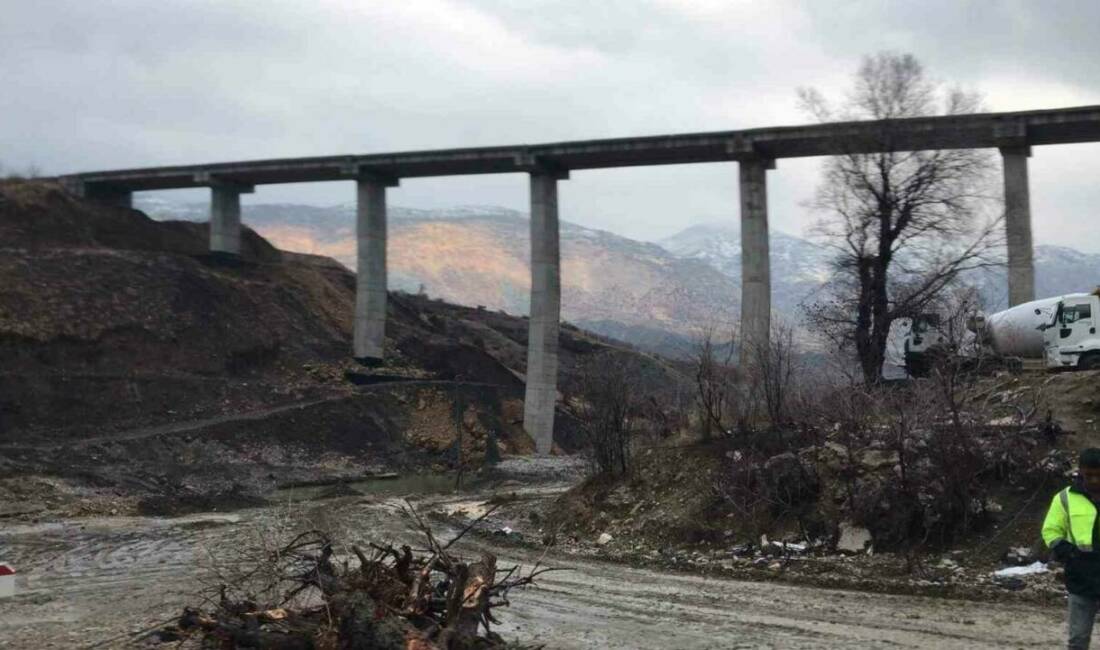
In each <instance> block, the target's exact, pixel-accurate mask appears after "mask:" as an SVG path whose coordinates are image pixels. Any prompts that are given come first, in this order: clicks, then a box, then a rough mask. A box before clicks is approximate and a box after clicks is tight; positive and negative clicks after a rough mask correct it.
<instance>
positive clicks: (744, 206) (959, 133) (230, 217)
mask: <svg viewBox="0 0 1100 650" xmlns="http://www.w3.org/2000/svg"><path fill="white" fill-rule="evenodd" d="M1096 141H1100V106H1084V107H1076V108H1064V109H1054V110H1041V111H1025V112H1015V113H986V114H976V115H958V116H937V117H921V118H911V119H904V120H886V121H860V122H836V123H829V124H815V125H807V126H789V127H775V128H761V129H748V130H741V131H721V132H712V133H687V134H678V135H660V136H647V137H633V138H616V139H605V140H588V141H580V142H560V143H554V144H541V145H514V146H502V147H480V148H470V149H444V150H438V151H413V152H403V153H383V154H369V155H346V156H325V157H320V158H286V159H277V160H254V161H246V162H228V163H214V164H206V165H182V166H175V167H154V168H146V169H127V170H118V171H103V172H87V173H81V174H73V175H69V176H63V177H61V179H60V180H61V182H62V183H63V184H64V185H65V187H67V188H68V189H69V190H70V191H72V192H74V193H77V194H79V195H81V196H84V197H86V198H89V199H94V200H99V201H103V202H106V203H112V204H116V205H121V206H129V205H130V203H131V196H132V193H133V192H136V191H147V190H162V189H177V188H191V187H209V188H210V189H211V203H210V248H211V250H212V251H216V252H222V253H228V254H236V253H238V251H239V247H240V224H241V205H240V195H241V194H242V193H249V192H252V191H253V188H254V187H255V186H256V185H261V184H268V183H302V182H316V181H339V180H344V181H348V180H350V181H354V182H355V183H356V188H357V197H358V209H357V239H358V265H359V266H358V281H357V287H358V288H357V293H356V304H355V342H354V355H355V357H356V358H358V359H361V360H362V359H381V358H382V354H383V341H384V336H385V324H386V188H387V187H394V186H396V185H397V184H398V183H399V181H400V179H402V178H415V177H425V176H452V175H462V174H498V173H516V172H522V173H526V174H528V175H529V177H530V191H531V316H530V324H529V327H530V330H529V336H528V344H527V355H528V356H527V388H526V399H525V407H524V422H523V423H524V428H525V429H526V430H527V432H528V433H530V434H531V435H532V436H533V437H534V439H535V441H536V443H537V447H538V450H539V452H540V453H547V452H549V450H550V446H551V441H552V434H553V427H554V403H555V398H556V395H557V375H558V361H557V351H558V326H559V320H560V319H559V316H560V311H561V281H560V269H559V259H560V255H559V248H558V230H559V229H558V192H557V186H558V181H560V180H564V179H568V178H569V173H570V171H572V170H583V169H597V168H606V167H634V166H642V165H669V164H682V163H703V162H736V163H738V166H739V168H740V192H741V251H742V262H741V264H742V268H741V270H742V287H741V328H742V329H741V331H742V341H743V345H742V348H743V349H748V348H750V347H751V346H752V345H758V344H760V343H765V342H767V340H768V335H769V330H770V327H771V324H770V323H771V295H770V294H771V271H770V267H769V255H768V208H767V170H770V169H775V161H776V160H777V159H779V158H795V157H805V156H830V155H844V154H852V153H873V152H878V151H888V150H889V151H914V150H926V149H927V150H931V149H976V148H997V149H999V150H1000V152H1001V156H1002V158H1003V163H1004V197H1005V227H1006V231H1007V241H1008V269H1009V273H1008V285H1009V300H1010V303H1011V304H1014V305H1015V304H1019V303H1021V302H1027V301H1029V300H1032V299H1034V297H1035V295H1034V294H1035V273H1034V267H1033V262H1032V243H1031V209H1030V205H1029V193H1028V176H1027V159H1028V157H1029V156H1030V155H1031V147H1032V146H1035V145H1051V144H1069V143H1079V142H1096ZM742 361H744V358H742Z"/></svg>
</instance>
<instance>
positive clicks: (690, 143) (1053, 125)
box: [63, 106, 1100, 191]
mask: <svg viewBox="0 0 1100 650" xmlns="http://www.w3.org/2000/svg"><path fill="white" fill-rule="evenodd" d="M1097 141H1100V106H1083V107H1076V108H1062V109H1052V110H1041V111H1022V112H1016V113H984V114H976V115H958V116H937V117H921V118H911V119H904V120H889V121H863V122H836V123H830V124H814V125H803V126H785V127H769V128H761V129H747V130H741V131H718V132H710V133H687V134H679V135H659V136H644V137H629V138H614V139H603V140H586V141H575V142H558V143H549V144H536V145H511V146H501V147H479V148H468V149H442V150H435V151H411V152H400V153H381V154H365V155H341V156H324V157H318V158H281V159H274V160H252V161H241V162H225V163H213V164H201V165H180V166H172V167H152V168H146V169H125V170H116V171H99V172H86V173H81V174H73V175H69V176H65V177H63V178H64V179H69V180H72V181H80V182H83V183H84V184H85V185H86V186H88V185H90V186H98V187H101V188H103V189H111V190H115V191H135V190H157V189H173V188H186V187H204V186H207V185H209V184H210V181H209V178H208V177H215V178H217V179H218V180H219V181H226V182H236V183H241V184H247V185H260V184H271V183H301V182H314V181H332V180H347V179H349V178H351V177H353V176H354V175H355V174H356V173H359V172H368V173H374V174H378V175H382V176H388V177H393V178H407V177H422V176H452V175H462V174H494V173H509V172H513V173H514V172H524V171H530V170H531V169H533V168H536V167H538V166H545V167H549V168H557V169H565V170H573V169H596V168H604V167H634V166H643V165H668V164H681V163H701V162H720V161H729V160H741V159H744V158H748V157H764V158H794V157H804V156H829V155H843V154H846V153H867V152H872V151H881V150H883V149H884V148H886V147H888V148H890V149H891V150H895V151H903V150H918V149H972V148H973V149H976V148H986V147H1003V146H1030V145H1047V144H1068V143H1078V142H1097Z"/></svg>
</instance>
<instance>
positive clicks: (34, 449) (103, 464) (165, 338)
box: [0, 183, 660, 510]
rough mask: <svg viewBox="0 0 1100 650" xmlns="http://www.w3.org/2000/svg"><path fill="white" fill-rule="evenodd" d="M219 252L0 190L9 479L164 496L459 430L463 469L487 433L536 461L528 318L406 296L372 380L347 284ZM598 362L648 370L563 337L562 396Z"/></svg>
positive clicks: (274, 255) (317, 468) (321, 467)
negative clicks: (565, 386) (525, 412)
mask: <svg viewBox="0 0 1100 650" xmlns="http://www.w3.org/2000/svg"><path fill="white" fill-rule="evenodd" d="M206 237H207V234H206V226H205V225H204V224H198V223H188V222H156V221H153V220H151V219H149V218H148V217H146V216H145V215H143V214H142V213H140V212H138V211H134V210H126V209H121V208H111V207H103V206H96V205H92V204H88V203H85V202H83V201H80V200H77V199H74V198H72V197H71V196H69V195H67V194H66V193H64V192H63V191H61V190H60V189H59V188H57V187H54V186H50V185H46V184H29V183H20V184H10V183H9V184H3V185H0V242H2V246H3V254H2V255H0V447H3V448H4V449H5V450H6V451H3V452H2V453H0V468H3V469H6V470H8V471H9V472H16V473H18V472H32V473H47V474H50V473H54V474H61V475H63V476H69V477H72V476H76V475H80V476H83V477H84V479H87V478H88V476H95V477H97V478H96V479H95V481H94V482H99V483H102V484H105V485H119V484H125V485H127V486H129V487H130V488H133V487H134V486H141V487H142V489H145V490H154V492H158V493H159V492H160V491H164V490H168V489H169V487H171V486H174V489H182V488H180V485H184V484H186V485H189V486H192V487H194V486H196V485H206V486H208V488H209V489H207V488H204V490H206V491H209V490H210V489H229V488H230V487H231V486H232V485H234V484H236V483H241V482H243V484H245V485H248V486H253V487H254V483H255V482H256V481H257V480H259V479H261V478H262V479H263V480H265V481H267V483H271V482H272V481H276V482H277V481H282V480H288V477H294V476H297V477H299V478H303V477H305V478H308V477H310V476H313V475H315V474H316V473H318V472H321V473H324V472H330V473H331V472H332V471H338V472H352V473H354V472H356V471H365V470H366V469H375V470H378V469H394V468H398V467H416V466H424V464H425V463H429V464H430V463H435V462H441V461H446V459H447V458H448V457H449V456H448V455H447V454H449V453H450V452H449V451H448V450H450V449H451V447H453V443H454V441H455V440H456V438H457V437H458V436H459V434H460V433H462V434H463V436H464V438H463V451H462V458H461V459H460V460H461V462H464V463H469V462H476V461H477V459H479V458H480V457H481V455H482V454H484V452H485V449H486V445H487V444H488V440H489V438H490V437H493V438H495V439H496V440H497V442H498V445H499V446H500V448H501V450H502V451H503V452H504V453H523V452H527V451H530V450H531V448H532V444H531V440H530V438H529V437H528V436H527V435H526V433H524V432H523V430H522V396H523V373H524V372H525V370H526V368H525V361H526V354H525V351H526V342H527V324H526V322H525V320H523V319H521V318H517V317H511V316H506V315H503V314H497V313H493V312H488V311H484V310H478V309H473V308H464V307H456V306H453V305H448V304H445V303H442V302H438V301H433V300H429V299H427V298H425V297H418V296H409V295H404V294H400V293H398V294H393V295H391V301H390V314H389V316H390V317H389V322H388V329H387V364H386V366H385V367H382V368H377V369H372V370H371V371H365V370H364V369H362V368H359V367H358V366H356V365H355V364H353V363H351V362H350V360H349V358H348V357H349V350H350V332H351V315H352V306H353V302H354V276H353V275H352V274H351V273H350V272H349V271H348V270H347V269H345V268H343V267H342V266H340V265H339V264H337V263H335V262H333V261H331V260H328V259H325V258H317V257H312V256H308V255H300V254H294V253H284V252H282V251H279V250H277V249H276V248H274V247H273V246H271V245H270V244H269V243H267V241H265V240H264V239H262V238H261V237H259V236H258V235H256V234H255V233H254V232H252V231H246V232H245V235H244V242H245V245H244V251H243V254H242V256H241V257H240V258H239V259H227V258H224V257H222V256H217V255H210V254H208V253H207V252H206ZM603 352H610V353H612V354H624V355H631V354H634V353H632V352H630V351H628V350H625V349H622V348H617V347H614V346H609V345H608V344H607V343H606V342H603V341H600V340H596V339H594V338H592V337H591V336H589V335H587V334H585V333H583V332H581V331H578V330H575V329H570V328H565V329H564V330H563V332H562V352H561V355H560V362H561V374H562V378H563V381H568V380H569V377H570V376H571V373H572V372H573V368H574V367H575V365H576V363H577V360H578V359H581V358H584V357H585V356H587V355H591V354H597V353H603ZM647 363H655V364H658V365H660V364H659V362H656V361H651V360H647ZM349 372H351V373H355V374H354V378H355V379H356V383H358V384H359V385H356V383H352V382H349V381H347V380H346V378H345V377H346V376H348V373H349ZM294 404H297V405H300V406H301V408H297V409H293V410H289V411H287V410H285V409H284V410H281V411H279V412H278V413H277V414H276V413H270V414H269V415H264V413H267V412H268V411H270V410H271V409H272V408H273V407H282V406H285V405H294ZM257 414H258V415H257ZM188 423H192V424H188ZM559 425H560V426H559V427H558V430H557V431H556V435H555V439H556V442H557V443H558V445H559V446H560V447H561V448H563V449H566V450H568V449H572V448H574V447H575V445H576V439H575V434H574V433H573V432H572V429H571V425H570V422H569V420H568V418H566V417H564V416H563V417H560V418H559ZM169 468H171V471H169ZM166 475H168V476H171V477H173V478H171V479H167V481H168V482H167V483H165V480H166V479H165V476H166ZM143 477H144V478H143ZM82 480H83V479H82ZM212 486H213V487H212ZM2 487H3V486H0V501H3V489H2ZM154 488H155V489H154ZM250 489H252V488H250ZM169 491H170V490H169ZM0 505H2V504H0ZM0 510H2V508H0Z"/></svg>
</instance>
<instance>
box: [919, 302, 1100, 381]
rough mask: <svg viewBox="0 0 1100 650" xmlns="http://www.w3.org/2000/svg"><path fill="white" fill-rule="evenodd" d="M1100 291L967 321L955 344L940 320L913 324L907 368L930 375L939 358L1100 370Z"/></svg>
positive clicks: (924, 318)
mask: <svg viewBox="0 0 1100 650" xmlns="http://www.w3.org/2000/svg"><path fill="white" fill-rule="evenodd" d="M1098 325H1100V288H1098V289H1097V290H1096V291H1093V292H1092V293H1072V294H1067V295H1064V296H1057V297H1054V298H1045V299H1043V300H1035V301H1032V302H1027V303H1023V304H1021V305H1016V306H1015V307H1010V308H1009V309H1005V310H1004V311H999V312H997V313H995V314H989V315H985V314H981V313H975V314H973V315H971V316H970V318H969V319H968V320H967V329H968V330H969V334H970V335H969V336H968V337H967V340H965V341H950V337H948V336H947V334H946V333H945V331H944V327H943V326H942V325H941V323H940V318H939V316H938V315H936V314H922V315H920V316H918V317H916V318H913V319H912V320H911V322H910V324H909V331H908V332H907V333H906V335H905V340H904V351H905V366H906V369H907V370H908V371H909V373H910V374H911V375H914V376H920V375H922V374H924V373H926V372H927V369H928V368H929V367H930V364H931V363H932V362H933V360H934V358H935V356H936V355H942V354H945V353H950V354H960V355H963V356H966V357H973V358H978V357H982V358H987V359H988V358H999V359H1002V360H1006V361H1008V360H1037V361H1042V363H1043V365H1044V366H1045V367H1046V368H1074V369H1080V370H1100V335H1098V334H1097V331H1096V328H1097V326H1098Z"/></svg>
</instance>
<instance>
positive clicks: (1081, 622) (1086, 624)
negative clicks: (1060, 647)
mask: <svg viewBox="0 0 1100 650" xmlns="http://www.w3.org/2000/svg"><path fill="white" fill-rule="evenodd" d="M1097 610H1100V598H1092V597H1089V596H1077V595H1075V594H1070V595H1069V642H1068V643H1067V644H1066V647H1067V648H1069V650H1088V648H1089V641H1091V640H1092V624H1093V622H1094V621H1096V612H1097Z"/></svg>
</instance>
